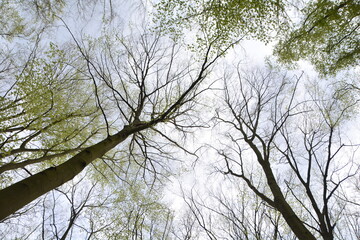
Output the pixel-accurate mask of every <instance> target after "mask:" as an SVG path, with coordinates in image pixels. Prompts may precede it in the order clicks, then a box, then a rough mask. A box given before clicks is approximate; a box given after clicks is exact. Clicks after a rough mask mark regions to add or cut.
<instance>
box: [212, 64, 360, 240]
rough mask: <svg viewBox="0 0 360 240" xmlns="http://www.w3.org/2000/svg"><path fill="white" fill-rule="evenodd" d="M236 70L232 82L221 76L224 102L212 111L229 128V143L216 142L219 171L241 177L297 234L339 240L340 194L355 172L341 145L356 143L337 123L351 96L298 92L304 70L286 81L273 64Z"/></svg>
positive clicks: (348, 107) (356, 167) (315, 88)
mask: <svg viewBox="0 0 360 240" xmlns="http://www.w3.org/2000/svg"><path fill="white" fill-rule="evenodd" d="M236 74H237V80H235V81H234V80H233V78H231V77H230V76H229V75H226V76H225V77H224V82H225V84H224V88H225V89H224V92H225V94H224V101H225V105H224V107H223V108H220V109H219V110H218V111H217V115H216V118H217V119H218V121H219V123H220V124H221V125H223V126H222V127H224V128H227V129H230V128H232V130H230V131H229V133H227V134H226V135H225V136H226V137H227V139H228V140H229V141H228V143H225V141H223V144H224V147H223V148H218V153H219V155H220V156H221V157H222V158H223V160H224V164H225V165H224V170H223V173H224V174H225V175H228V176H231V177H233V178H237V179H239V180H240V179H241V180H242V181H243V182H244V183H246V185H247V186H248V188H249V189H251V190H252V191H253V192H254V193H255V194H256V195H257V196H258V197H259V198H261V199H262V201H264V202H265V203H266V204H267V205H268V206H270V207H271V208H273V209H276V210H277V211H278V212H280V214H281V216H282V217H283V219H284V220H285V221H286V224H287V225H288V226H289V227H290V228H291V230H292V231H293V232H294V234H295V235H296V237H297V238H298V239H318V238H319V237H322V238H323V239H326V240H327V239H335V238H339V239H341V238H340V236H341V233H342V231H343V230H342V229H346V228H347V227H346V225H342V224H344V223H343V222H342V221H341V220H340V219H341V218H346V216H343V215H342V212H343V210H344V209H346V208H347V207H348V206H347V205H348V204H347V203H346V202H344V201H342V200H341V199H340V198H338V197H337V196H339V195H344V196H349V193H348V192H346V191H345V190H344V189H346V186H349V185H347V184H349V183H350V182H351V181H350V180H351V179H355V178H356V176H358V170H359V163H358V162H357V161H356V160H355V159H356V158H354V156H353V155H351V154H350V155H348V154H347V151H346V150H345V149H346V148H350V149H351V148H352V146H353V143H352V142H351V141H349V142H346V140H344V139H346V137H345V136H344V135H343V132H342V130H341V128H342V127H343V125H344V124H345V121H346V119H348V118H349V116H351V114H352V111H353V109H354V106H356V104H357V101H356V99H355V100H354V99H352V98H348V97H347V96H348V95H349V94H350V92H348V91H346V92H342V93H340V92H338V91H333V92H330V93H329V87H328V88H327V91H325V90H322V89H321V88H320V87H319V86H316V85H313V86H311V85H309V86H308V89H310V90H309V92H307V93H305V95H301V94H296V91H297V89H298V88H299V81H300V80H301V76H300V77H297V78H296V79H295V82H294V83H291V82H292V80H291V79H289V78H288V77H286V76H285V75H281V74H278V73H276V72H273V71H271V70H270V71H269V70H268V71H265V72H264V71H259V70H257V71H253V72H251V73H244V72H241V71H240V70H239V69H238V70H237V73H236ZM310 86H311V87H310ZM335 89H336V88H335ZM327 94H330V96H328V95H327ZM331 94H332V95H331ZM301 96H303V98H301ZM254 164H255V166H256V168H257V169H258V170H259V171H260V172H261V177H260V178H259V177H255V176H256V173H254V168H255V166H254ZM262 179H264V180H262ZM261 184H265V185H266V189H262V188H260V187H259V186H261ZM352 207H355V205H352ZM354 211H356V212H358V209H357V210H354ZM350 232H351V231H350ZM348 234H350V235H349V236H354V234H355V233H354V232H351V233H348Z"/></svg>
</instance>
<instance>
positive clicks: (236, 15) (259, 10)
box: [156, 0, 287, 49]
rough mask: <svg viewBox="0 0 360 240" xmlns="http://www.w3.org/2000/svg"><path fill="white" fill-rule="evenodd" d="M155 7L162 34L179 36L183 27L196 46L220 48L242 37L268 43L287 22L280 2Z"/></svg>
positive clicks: (213, 1) (195, 0)
mask: <svg viewBox="0 0 360 240" xmlns="http://www.w3.org/2000/svg"><path fill="white" fill-rule="evenodd" d="M156 8H157V10H158V12H157V13H156V19H157V21H159V22H160V26H161V29H162V30H163V31H164V32H166V33H170V34H173V36H175V37H179V36H181V34H183V29H184V28H187V30H193V31H195V34H196V39H197V44H198V45H197V47H199V46H204V45H206V44H209V43H211V44H213V46H216V47H217V48H220V49H222V48H224V47H226V46H228V44H229V43H232V42H234V41H236V40H238V39H241V38H253V39H259V40H262V41H265V42H268V41H270V40H271V35H272V34H273V33H274V31H278V30H279V29H281V28H284V27H286V23H287V21H286V17H285V14H284V4H283V3H282V1H267V0H262V1H251V0H246V1H236V0H226V1H218V0H207V1H202V0H192V1H174V0H170V1H169V0H163V1H160V2H159V3H158V4H157V5H156ZM186 34H188V32H187V33H186Z"/></svg>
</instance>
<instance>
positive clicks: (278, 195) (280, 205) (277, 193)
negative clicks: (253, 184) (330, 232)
mask: <svg viewBox="0 0 360 240" xmlns="http://www.w3.org/2000/svg"><path fill="white" fill-rule="evenodd" d="M261 166H262V168H263V170H264V173H265V175H266V179H267V182H268V185H269V187H270V190H271V192H272V194H273V196H274V203H275V206H276V209H277V210H278V211H279V212H280V213H281V215H282V216H283V218H284V219H285V221H286V223H287V224H288V225H289V227H290V228H291V230H292V231H293V232H294V234H295V235H296V237H297V238H298V239H299V240H316V238H315V237H314V235H312V233H311V232H310V231H309V229H307V228H306V227H305V225H304V223H303V222H302V221H301V219H300V218H299V217H298V216H297V215H296V213H295V212H294V210H293V209H292V208H291V206H290V205H289V204H288V203H287V201H286V199H285V197H284V195H283V194H282V192H281V189H280V187H279V185H278V184H277V182H276V180H275V177H274V174H273V172H272V170H271V166H270V163H269V162H268V161H264V162H262V163H261Z"/></svg>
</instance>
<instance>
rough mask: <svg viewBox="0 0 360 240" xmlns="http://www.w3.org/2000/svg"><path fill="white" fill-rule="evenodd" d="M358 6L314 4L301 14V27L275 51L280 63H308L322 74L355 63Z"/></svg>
mask: <svg viewBox="0 0 360 240" xmlns="http://www.w3.org/2000/svg"><path fill="white" fill-rule="evenodd" d="M359 22H360V3H359V1H357V0H342V1H334V0H318V1H310V3H309V4H308V5H307V6H306V7H305V8H304V9H303V10H302V20H301V23H300V24H299V25H298V26H296V27H295V29H294V30H292V31H290V32H288V33H287V34H285V36H284V37H283V39H282V40H281V41H280V43H279V44H278V45H277V47H276V50H275V52H276V54H277V55H278V56H279V57H280V60H281V61H282V62H285V63H287V62H293V61H298V60H300V59H306V60H309V61H310V62H311V63H312V64H314V66H315V67H316V68H317V70H318V71H319V72H320V73H322V74H333V73H335V72H336V71H338V70H341V69H345V68H347V67H350V66H356V65H357V64H358V63H359V56H360V44H359V42H360V34H359V32H360V24H359Z"/></svg>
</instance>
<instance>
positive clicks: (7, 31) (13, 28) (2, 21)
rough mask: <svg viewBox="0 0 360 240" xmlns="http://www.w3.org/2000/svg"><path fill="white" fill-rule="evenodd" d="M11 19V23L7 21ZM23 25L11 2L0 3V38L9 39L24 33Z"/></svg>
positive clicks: (22, 20) (21, 18)
mask: <svg viewBox="0 0 360 240" xmlns="http://www.w3.org/2000/svg"><path fill="white" fill-rule="evenodd" d="M9 19H11V21H9ZM24 28H25V23H24V19H23V17H21V16H20V14H19V12H18V11H17V9H16V5H15V4H14V2H13V1H9V0H4V1H1V2H0V36H2V37H5V38H8V39H11V38H12V37H13V36H14V35H18V34H20V33H22V32H23V31H24Z"/></svg>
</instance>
